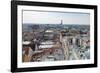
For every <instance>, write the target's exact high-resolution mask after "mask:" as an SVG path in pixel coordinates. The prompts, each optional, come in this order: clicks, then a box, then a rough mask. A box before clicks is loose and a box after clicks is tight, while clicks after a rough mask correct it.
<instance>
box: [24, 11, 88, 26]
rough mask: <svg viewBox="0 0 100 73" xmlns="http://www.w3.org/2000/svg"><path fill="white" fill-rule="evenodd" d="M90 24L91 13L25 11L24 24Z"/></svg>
mask: <svg viewBox="0 0 100 73" xmlns="http://www.w3.org/2000/svg"><path fill="white" fill-rule="evenodd" d="M61 20H62V21H63V24H84V25H89V24H90V14H89V13H76V12H49V11H48V12H46V11H23V24H26V23H30V24H34V23H37V24H60V23H61Z"/></svg>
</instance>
